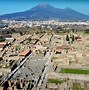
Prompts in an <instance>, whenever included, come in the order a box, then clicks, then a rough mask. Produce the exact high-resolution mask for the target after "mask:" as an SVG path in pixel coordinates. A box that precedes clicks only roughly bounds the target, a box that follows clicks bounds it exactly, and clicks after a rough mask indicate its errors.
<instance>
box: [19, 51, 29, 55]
mask: <svg viewBox="0 0 89 90" xmlns="http://www.w3.org/2000/svg"><path fill="white" fill-rule="evenodd" d="M29 52H30V50H24V51H23V52H21V53H19V55H20V56H26V55H27V54H28V53H29Z"/></svg>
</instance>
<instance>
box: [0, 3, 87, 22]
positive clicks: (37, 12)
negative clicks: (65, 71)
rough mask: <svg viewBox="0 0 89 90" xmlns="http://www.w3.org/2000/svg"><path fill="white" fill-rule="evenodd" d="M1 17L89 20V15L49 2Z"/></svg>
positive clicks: (1, 17)
mask: <svg viewBox="0 0 89 90" xmlns="http://www.w3.org/2000/svg"><path fill="white" fill-rule="evenodd" d="M0 19H15V20H24V19H26V20H27V19H30V20H46V19H59V20H87V19H88V20H89V16H88V15H85V14H82V13H79V12H77V11H75V10H72V9H70V8H65V9H59V8H55V7H53V6H51V5H49V4H39V5H37V6H36V7H33V8H32V9H30V10H27V11H23V12H17V13H11V14H5V15H1V16H0Z"/></svg>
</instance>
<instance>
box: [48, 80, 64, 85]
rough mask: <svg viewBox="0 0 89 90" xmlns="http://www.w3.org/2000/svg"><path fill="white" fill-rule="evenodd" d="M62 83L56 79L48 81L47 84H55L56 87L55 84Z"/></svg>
mask: <svg viewBox="0 0 89 90" xmlns="http://www.w3.org/2000/svg"><path fill="white" fill-rule="evenodd" d="M63 82H64V81H62V80H58V79H48V83H55V84H56V85H57V84H61V83H63Z"/></svg>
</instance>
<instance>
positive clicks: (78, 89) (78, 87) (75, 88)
mask: <svg viewBox="0 0 89 90" xmlns="http://www.w3.org/2000/svg"><path fill="white" fill-rule="evenodd" d="M73 90H84V88H81V85H80V84H79V83H73Z"/></svg>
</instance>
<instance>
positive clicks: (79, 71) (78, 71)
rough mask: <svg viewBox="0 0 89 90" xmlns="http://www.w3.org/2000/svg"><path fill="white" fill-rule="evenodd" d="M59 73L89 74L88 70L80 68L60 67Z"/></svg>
mask: <svg viewBox="0 0 89 90" xmlns="http://www.w3.org/2000/svg"><path fill="white" fill-rule="evenodd" d="M59 73H66V74H67V73H70V74H89V70H80V69H63V68H62V69H61V71H60V72H59Z"/></svg>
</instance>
